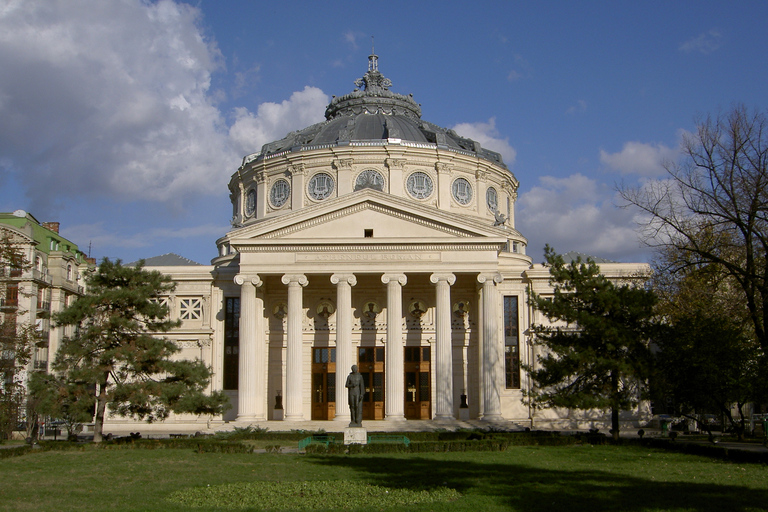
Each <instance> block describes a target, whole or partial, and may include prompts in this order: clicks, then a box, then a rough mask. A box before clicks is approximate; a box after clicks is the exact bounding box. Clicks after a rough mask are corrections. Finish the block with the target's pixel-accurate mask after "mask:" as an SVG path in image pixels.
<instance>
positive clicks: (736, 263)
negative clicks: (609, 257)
mask: <svg viewBox="0 0 768 512" xmlns="http://www.w3.org/2000/svg"><path fill="white" fill-rule="evenodd" d="M682 149H683V158H682V160H681V161H680V162H670V163H668V164H667V166H666V170H667V176H666V177H665V179H664V180H658V181H651V182H647V183H645V184H643V185H642V186H640V187H625V188H623V189H621V190H620V192H621V195H622V197H623V198H624V200H625V201H626V203H627V205H631V206H634V207H636V208H638V209H639V210H640V211H641V212H642V213H643V215H644V218H645V219H646V220H645V224H644V239H645V241H646V243H647V244H649V245H650V246H652V247H658V248H662V249H671V251H670V253H669V254H670V255H672V256H674V258H673V259H670V260H669V266H670V270H671V271H672V272H677V271H684V270H685V269H687V268H691V267H693V268H698V267H702V266H705V265H708V264H715V265H717V270H718V271H719V272H723V273H724V274H725V275H727V276H728V277H729V278H730V280H731V281H732V283H733V284H734V289H736V290H738V291H739V300H738V303H739V304H742V305H743V306H744V308H745V310H746V312H747V317H748V319H749V323H750V324H751V327H752V329H753V331H754V335H755V339H756V340H757V342H758V343H759V344H760V346H761V347H762V349H763V351H766V350H768V332H766V326H767V324H768V322H767V320H768V258H766V254H767V253H768V114H766V113H764V112H750V111H748V110H747V109H746V108H745V107H743V106H736V107H734V108H733V109H732V110H731V111H730V112H728V113H726V114H724V115H718V116H717V117H714V118H712V117H707V118H705V119H703V120H701V121H699V123H698V128H697V130H696V132H695V133H693V134H689V135H688V136H686V137H684V140H683V145H682Z"/></svg>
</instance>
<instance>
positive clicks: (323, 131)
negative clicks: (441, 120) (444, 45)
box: [243, 54, 506, 168]
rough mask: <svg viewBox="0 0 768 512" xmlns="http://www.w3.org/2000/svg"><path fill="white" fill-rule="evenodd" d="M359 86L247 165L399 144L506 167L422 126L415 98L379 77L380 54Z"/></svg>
mask: <svg viewBox="0 0 768 512" xmlns="http://www.w3.org/2000/svg"><path fill="white" fill-rule="evenodd" d="M355 85H356V86H357V88H356V89H355V90H354V91H352V92H351V93H349V94H345V95H344V96H340V97H335V96H334V98H333V100H332V101H331V103H330V104H329V105H328V107H327V108H326V110H325V119H326V120H325V122H322V123H318V124H315V125H312V126H309V127H307V128H304V129H303V130H298V131H295V132H291V133H289V134H288V135H287V136H286V137H285V138H283V139H281V140H278V141H275V142H270V143H268V144H265V145H264V146H263V147H262V148H261V151H260V152H259V153H256V154H254V155H250V156H248V157H246V158H245V159H244V162H243V163H244V164H245V163H248V162H252V161H257V160H260V159H264V158H267V157H269V156H270V155H274V154H275V153H282V152H285V151H290V152H292V151H300V150H301V149H302V148H306V147H316V146H320V145H324V146H328V145H331V146H332V145H345V144H349V143H350V142H353V141H354V142H358V141H359V142H364V141H369V142H370V141H388V140H391V139H397V140H400V141H408V142H413V143H418V144H434V145H435V146H436V147H437V148H440V149H448V150H452V151H458V152H461V153H465V154H466V153H470V154H473V155H475V156H477V157H479V158H482V159H484V160H488V161H490V162H492V163H494V164H496V165H499V166H502V167H505V168H506V166H505V165H504V162H503V160H502V158H501V155H500V154H499V153H497V152H495V151H490V150H488V149H485V148H482V147H481V146H480V143H479V142H477V141H474V140H472V139H468V138H465V137H461V136H460V135H458V134H457V133H456V132H454V131H453V130H449V129H447V128H442V127H440V126H437V125H435V124H432V123H429V122H427V121H423V120H422V119H421V107H420V106H419V104H418V103H416V102H415V101H414V99H413V97H412V95H408V96H405V95H402V94H397V93H394V92H392V91H390V90H389V88H390V87H391V86H392V81H391V80H390V79H388V78H386V77H385V76H384V75H382V74H381V73H380V72H379V70H378V56H377V55H375V54H371V55H370V56H369V57H368V71H367V72H366V73H365V75H363V77H362V78H360V79H358V80H356V81H355Z"/></svg>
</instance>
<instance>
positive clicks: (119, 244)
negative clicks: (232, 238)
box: [61, 222, 231, 250]
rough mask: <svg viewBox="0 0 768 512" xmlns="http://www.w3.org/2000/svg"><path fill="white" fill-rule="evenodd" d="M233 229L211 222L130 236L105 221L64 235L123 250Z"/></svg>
mask: <svg viewBox="0 0 768 512" xmlns="http://www.w3.org/2000/svg"><path fill="white" fill-rule="evenodd" d="M230 228H231V226H223V225H216V224H210V223H209V224H202V225H197V226H187V227H179V228H167V227H165V228H153V229H149V230H147V231H144V232H139V233H133V234H129V233H126V232H125V231H124V230H120V231H119V232H116V231H115V230H114V229H113V228H112V227H111V226H110V227H109V228H107V227H105V224H104V222H95V223H92V224H77V225H72V226H66V227H65V228H63V229H62V231H61V234H62V236H64V237H66V238H68V239H69V240H79V241H86V240H87V241H89V242H90V243H92V244H93V245H94V246H95V247H99V248H102V249H103V248H105V247H108V248H111V249H115V248H119V249H122V248H137V247H150V246H152V245H154V244H157V243H158V242H159V241H163V240H168V239H176V240H183V239H188V238H192V239H195V238H198V237H205V238H210V239H215V238H216V237H219V236H221V235H222V233H225V232H227V231H228V230H229V229H230ZM80 249H81V250H84V248H83V247H80Z"/></svg>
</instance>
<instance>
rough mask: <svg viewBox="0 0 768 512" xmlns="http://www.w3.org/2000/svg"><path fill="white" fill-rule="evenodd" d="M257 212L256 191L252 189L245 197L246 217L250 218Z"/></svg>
mask: <svg viewBox="0 0 768 512" xmlns="http://www.w3.org/2000/svg"><path fill="white" fill-rule="evenodd" d="M255 212H256V191H255V190H254V189H251V190H249V191H248V194H247V195H246V196H245V215H247V216H248V217H250V216H251V215H253V214H254V213H255Z"/></svg>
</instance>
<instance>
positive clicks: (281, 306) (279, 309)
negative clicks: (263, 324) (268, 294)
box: [272, 302, 288, 320]
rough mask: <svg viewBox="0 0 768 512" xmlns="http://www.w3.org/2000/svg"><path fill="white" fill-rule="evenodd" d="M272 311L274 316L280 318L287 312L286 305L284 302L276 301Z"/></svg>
mask: <svg viewBox="0 0 768 512" xmlns="http://www.w3.org/2000/svg"><path fill="white" fill-rule="evenodd" d="M272 313H273V314H274V315H275V318H278V319H280V320H282V319H283V318H285V317H286V315H287V314H288V305H287V304H286V303H285V302H278V303H277V304H275V307H274V308H272Z"/></svg>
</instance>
